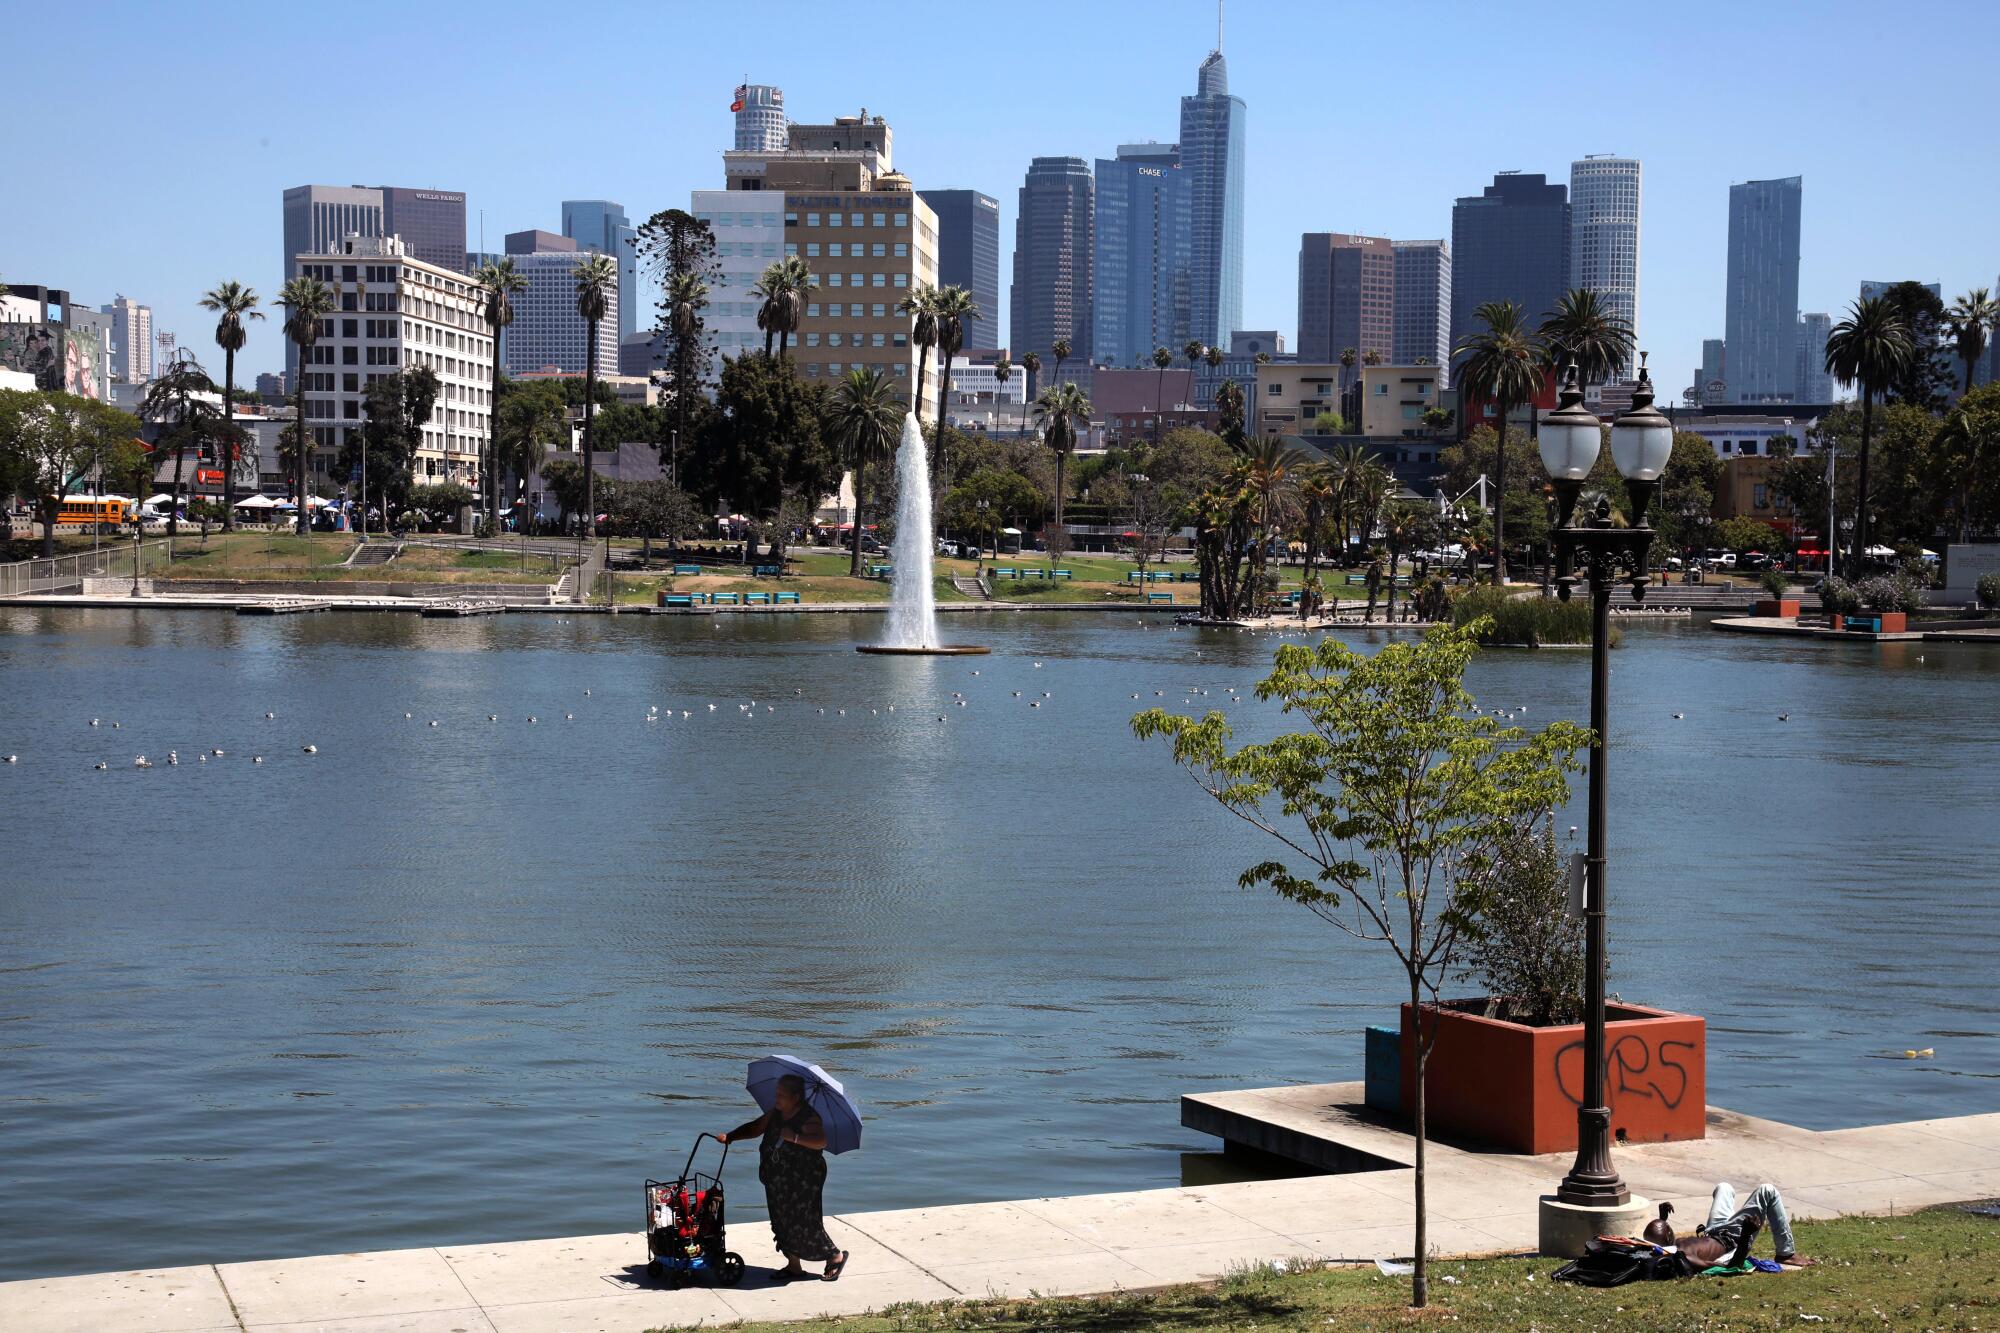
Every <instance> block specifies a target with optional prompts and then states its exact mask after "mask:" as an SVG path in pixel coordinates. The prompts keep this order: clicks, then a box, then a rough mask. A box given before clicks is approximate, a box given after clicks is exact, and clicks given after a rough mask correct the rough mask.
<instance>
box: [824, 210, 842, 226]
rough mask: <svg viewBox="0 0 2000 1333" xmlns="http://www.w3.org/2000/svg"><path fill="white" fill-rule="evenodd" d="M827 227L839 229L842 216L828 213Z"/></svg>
mask: <svg viewBox="0 0 2000 1333" xmlns="http://www.w3.org/2000/svg"><path fill="white" fill-rule="evenodd" d="M826 225H827V226H829V227H838V226H839V225H840V214H838V213H828V214H827V215H826Z"/></svg>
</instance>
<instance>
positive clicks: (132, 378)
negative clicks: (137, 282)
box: [100, 296, 153, 384]
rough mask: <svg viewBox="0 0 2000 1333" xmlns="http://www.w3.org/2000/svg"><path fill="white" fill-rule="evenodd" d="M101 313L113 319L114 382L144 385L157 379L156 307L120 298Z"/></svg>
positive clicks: (112, 358) (112, 375)
mask: <svg viewBox="0 0 2000 1333" xmlns="http://www.w3.org/2000/svg"><path fill="white" fill-rule="evenodd" d="M100 312H101V313H103V314H106V315H109V316H111V380H112V382H113V383H114V384H144V383H145V382H146V381H147V380H150V379H152V378H153V307H151V306H149V305H140V304H139V303H138V302H137V301H134V300H132V299H131V298H130V297H128V296H120V297H119V298H118V299H117V300H115V301H113V302H112V303H111V304H110V305H107V306H102V307H100Z"/></svg>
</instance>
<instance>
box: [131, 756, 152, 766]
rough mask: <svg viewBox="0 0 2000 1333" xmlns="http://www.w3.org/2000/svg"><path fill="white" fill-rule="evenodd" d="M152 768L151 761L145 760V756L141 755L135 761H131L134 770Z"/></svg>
mask: <svg viewBox="0 0 2000 1333" xmlns="http://www.w3.org/2000/svg"><path fill="white" fill-rule="evenodd" d="M152 766H153V761H152V760H150V759H148V758H146V756H145V755H143V754H142V755H140V756H139V757H138V758H137V759H134V760H133V761H132V767H134V768H151V767H152Z"/></svg>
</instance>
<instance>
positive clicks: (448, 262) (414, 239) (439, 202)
mask: <svg viewBox="0 0 2000 1333" xmlns="http://www.w3.org/2000/svg"><path fill="white" fill-rule="evenodd" d="M381 189H382V234H383V235H384V236H400V237H402V238H403V248H404V250H405V251H406V252H407V253H408V254H409V256H410V257H411V258H412V259H421V260H423V261H424V263H426V264H435V265H437V266H438V267H439V268H448V269H453V270H458V271H463V270H460V269H459V266H460V265H461V264H463V263H465V196H464V195H463V194H460V193H458V192H456V191H452V190H413V189H409V188H407V187H405V186H401V185H384V186H382V187H381Z"/></svg>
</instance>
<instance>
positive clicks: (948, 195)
mask: <svg viewBox="0 0 2000 1333" xmlns="http://www.w3.org/2000/svg"><path fill="white" fill-rule="evenodd" d="M917 193H919V194H921V195H922V196H923V197H924V202H925V203H926V204H929V205H930V207H931V211H932V212H933V213H936V214H937V233H938V285H939V286H941V287H963V288H965V290H966V291H968V292H971V293H972V300H973V304H975V305H977V306H978V307H979V319H978V321H977V322H976V323H973V324H969V325H967V326H966V330H965V346H966V347H967V348H968V349H969V348H975V347H977V348H989V349H990V348H997V347H999V346H1001V345H1002V344H1001V340H1000V201H999V200H997V199H995V198H994V197H993V196H992V195H990V194H981V193H980V192H979V191H977V190H919V191H918V192H917Z"/></svg>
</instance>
